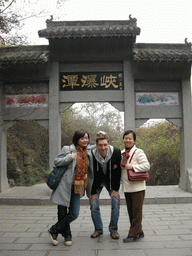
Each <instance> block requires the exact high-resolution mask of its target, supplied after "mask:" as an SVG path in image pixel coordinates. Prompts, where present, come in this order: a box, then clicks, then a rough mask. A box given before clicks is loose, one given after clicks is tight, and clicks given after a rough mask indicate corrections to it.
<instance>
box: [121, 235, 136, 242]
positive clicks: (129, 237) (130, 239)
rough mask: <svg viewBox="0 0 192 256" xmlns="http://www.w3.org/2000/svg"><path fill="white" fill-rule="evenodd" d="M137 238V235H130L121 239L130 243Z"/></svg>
mask: <svg viewBox="0 0 192 256" xmlns="http://www.w3.org/2000/svg"><path fill="white" fill-rule="evenodd" d="M138 240H139V237H131V236H128V237H126V238H124V239H123V242H124V243H131V242H136V241H138Z"/></svg>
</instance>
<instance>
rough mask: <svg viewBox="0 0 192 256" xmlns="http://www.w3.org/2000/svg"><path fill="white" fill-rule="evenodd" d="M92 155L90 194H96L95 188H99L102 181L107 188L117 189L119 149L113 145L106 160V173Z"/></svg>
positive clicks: (118, 184) (119, 173)
mask: <svg viewBox="0 0 192 256" xmlns="http://www.w3.org/2000/svg"><path fill="white" fill-rule="evenodd" d="M92 157H93V173H94V180H93V185H92V189H91V195H94V194H97V189H99V187H100V186H101V184H102V183H104V184H105V185H106V187H107V188H108V189H111V190H115V191H118V190H119V187H120V179H121V151H120V149H118V148H115V147H113V153H112V156H111V158H110V159H109V160H108V162H107V171H106V175H105V174H104V172H103V170H102V167H101V164H100V163H99V162H98V161H97V160H96V158H95V156H94V154H92Z"/></svg>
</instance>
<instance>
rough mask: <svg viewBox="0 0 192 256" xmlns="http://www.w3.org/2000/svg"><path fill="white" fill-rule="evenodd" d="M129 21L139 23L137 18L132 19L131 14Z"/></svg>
mask: <svg viewBox="0 0 192 256" xmlns="http://www.w3.org/2000/svg"><path fill="white" fill-rule="evenodd" d="M129 20H130V21H133V22H136V21H137V19H136V18H132V17H131V14H129Z"/></svg>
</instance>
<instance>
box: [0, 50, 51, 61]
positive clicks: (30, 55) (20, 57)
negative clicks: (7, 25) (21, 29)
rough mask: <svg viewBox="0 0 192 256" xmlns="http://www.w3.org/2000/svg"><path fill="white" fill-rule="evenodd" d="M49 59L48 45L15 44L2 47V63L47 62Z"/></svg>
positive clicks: (0, 55) (0, 58)
mask: <svg viewBox="0 0 192 256" xmlns="http://www.w3.org/2000/svg"><path fill="white" fill-rule="evenodd" d="M48 61H49V47H48V46H15V47H1V48H0V64H9V63H11V64H18V63H46V62H48Z"/></svg>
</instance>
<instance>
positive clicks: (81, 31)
mask: <svg viewBox="0 0 192 256" xmlns="http://www.w3.org/2000/svg"><path fill="white" fill-rule="evenodd" d="M136 21H137V20H136V19H135V18H133V19H132V18H131V17H130V20H120V21H117V20H114V21H111V20H110V21H108V20H107V21H60V22H56V21H51V20H47V28H46V29H42V30H39V31H38V34H39V36H40V37H45V38H48V39H49V38H51V39H53V38H72V37H73V38H75V37H112V36H113V37H120V36H124V37H126V36H136V35H139V34H140V28H138V27H137V25H136Z"/></svg>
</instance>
